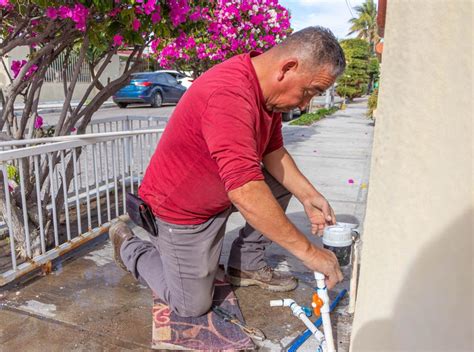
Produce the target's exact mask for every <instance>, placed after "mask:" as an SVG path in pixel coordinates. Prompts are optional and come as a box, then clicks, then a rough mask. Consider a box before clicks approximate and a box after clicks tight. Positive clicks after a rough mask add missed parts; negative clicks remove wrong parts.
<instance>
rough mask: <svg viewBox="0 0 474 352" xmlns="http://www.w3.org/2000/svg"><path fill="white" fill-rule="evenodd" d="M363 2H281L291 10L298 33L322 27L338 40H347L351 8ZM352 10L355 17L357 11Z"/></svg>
mask: <svg viewBox="0 0 474 352" xmlns="http://www.w3.org/2000/svg"><path fill="white" fill-rule="evenodd" d="M363 2H364V1H363V0H280V1H279V3H280V4H281V5H283V6H285V7H286V8H287V9H288V10H290V13H291V25H292V27H293V28H294V29H295V30H296V31H297V30H300V29H303V28H305V27H308V26H314V25H320V26H323V27H327V28H329V29H330V30H331V31H332V32H333V33H334V35H335V36H336V37H337V38H338V39H343V38H346V36H347V33H348V32H349V27H350V24H349V22H348V21H349V20H350V19H351V17H352V15H351V13H350V12H349V7H354V6H357V5H360V4H362V3H363ZM347 4H349V6H348V5H347ZM351 10H352V13H354V15H355V11H354V10H353V9H351ZM351 37H352V36H351Z"/></svg>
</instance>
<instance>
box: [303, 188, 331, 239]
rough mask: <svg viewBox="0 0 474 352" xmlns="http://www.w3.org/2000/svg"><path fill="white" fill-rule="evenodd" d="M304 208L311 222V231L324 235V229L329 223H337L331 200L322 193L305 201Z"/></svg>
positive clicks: (314, 233)
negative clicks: (330, 203)
mask: <svg viewBox="0 0 474 352" xmlns="http://www.w3.org/2000/svg"><path fill="white" fill-rule="evenodd" d="M303 206H304V210H305V212H306V215H307V216H308V219H309V221H310V222H311V233H312V234H313V235H316V234H317V235H318V236H322V235H323V230H324V228H325V227H326V226H328V225H335V224H336V215H334V210H332V208H331V206H330V205H329V202H328V201H327V200H326V198H324V197H323V196H322V195H321V194H318V195H316V196H314V197H312V198H310V199H309V200H308V201H306V202H304V203H303Z"/></svg>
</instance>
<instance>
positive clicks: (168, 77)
mask: <svg viewBox="0 0 474 352" xmlns="http://www.w3.org/2000/svg"><path fill="white" fill-rule="evenodd" d="M162 75H163V77H164V78H165V80H166V82H167V83H168V84H171V85H175V84H177V82H176V78H174V77H173V76H171V75H170V74H169V73H162Z"/></svg>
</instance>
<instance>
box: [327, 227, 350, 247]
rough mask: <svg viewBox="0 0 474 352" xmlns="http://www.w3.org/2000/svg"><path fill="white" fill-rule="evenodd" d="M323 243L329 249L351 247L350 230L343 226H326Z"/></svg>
mask: <svg viewBox="0 0 474 352" xmlns="http://www.w3.org/2000/svg"><path fill="white" fill-rule="evenodd" d="M323 243H324V244H325V245H326V246H330V247H347V246H350V245H352V230H351V228H349V227H345V226H338V225H333V226H326V228H325V229H324V234H323Z"/></svg>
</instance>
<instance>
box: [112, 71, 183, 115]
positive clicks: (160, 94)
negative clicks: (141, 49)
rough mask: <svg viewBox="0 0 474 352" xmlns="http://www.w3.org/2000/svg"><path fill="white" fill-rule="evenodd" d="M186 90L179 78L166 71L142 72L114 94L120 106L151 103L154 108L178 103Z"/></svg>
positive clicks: (136, 74)
mask: <svg viewBox="0 0 474 352" xmlns="http://www.w3.org/2000/svg"><path fill="white" fill-rule="evenodd" d="M185 91H186V87H184V86H183V85H182V84H181V82H180V81H179V80H177V79H176V78H175V77H173V76H172V75H170V74H169V73H166V72H142V73H135V74H133V75H132V77H131V80H130V83H129V84H128V85H126V86H125V87H123V88H122V89H120V90H119V91H118V92H117V93H115V95H114V96H113V100H114V103H115V104H117V105H118V106H119V107H120V108H122V109H123V108H126V107H127V105H128V104H137V103H138V104H140V103H141V104H150V105H151V106H152V107H154V108H158V107H160V106H161V105H162V104H163V103H177V102H178V101H179V99H181V97H182V96H183V94H184V92H185Z"/></svg>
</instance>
